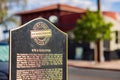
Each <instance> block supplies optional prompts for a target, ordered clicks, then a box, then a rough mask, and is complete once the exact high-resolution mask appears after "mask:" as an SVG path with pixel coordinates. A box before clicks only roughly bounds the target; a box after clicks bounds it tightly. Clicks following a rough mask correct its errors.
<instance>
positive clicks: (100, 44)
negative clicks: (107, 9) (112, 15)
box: [97, 0, 104, 62]
mask: <svg viewBox="0 0 120 80" xmlns="http://www.w3.org/2000/svg"><path fill="white" fill-rule="evenodd" d="M97 5H98V6H97V11H98V13H99V14H100V15H102V13H101V0H98V2H97ZM98 44H99V45H98V55H97V56H98V57H97V59H98V62H103V61H104V55H103V54H104V52H103V41H102V40H101V39H100V40H98Z"/></svg>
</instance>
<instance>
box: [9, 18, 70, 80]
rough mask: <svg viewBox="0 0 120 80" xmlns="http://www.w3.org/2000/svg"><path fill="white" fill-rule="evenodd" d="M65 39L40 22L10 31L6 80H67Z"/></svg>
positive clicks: (41, 19) (47, 22) (33, 21)
mask: <svg viewBox="0 0 120 80" xmlns="http://www.w3.org/2000/svg"><path fill="white" fill-rule="evenodd" d="M67 38H68V37H67V34H66V33H64V32H62V31H60V30H59V29H58V28H56V27H55V26H54V25H53V24H51V23H50V22H49V21H47V20H45V19H43V18H37V19H34V20H32V21H30V22H28V23H26V24H25V25H23V26H21V27H19V28H16V29H13V30H10V71H9V72H10V77H9V80H67V48H68V47H67Z"/></svg>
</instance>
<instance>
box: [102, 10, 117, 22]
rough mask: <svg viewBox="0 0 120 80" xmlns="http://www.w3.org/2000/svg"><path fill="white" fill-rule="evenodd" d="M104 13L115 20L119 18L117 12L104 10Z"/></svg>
mask: <svg viewBox="0 0 120 80" xmlns="http://www.w3.org/2000/svg"><path fill="white" fill-rule="evenodd" d="M103 15H106V16H108V17H111V18H113V19H114V20H117V13H116V12H109V11H104V12H103Z"/></svg>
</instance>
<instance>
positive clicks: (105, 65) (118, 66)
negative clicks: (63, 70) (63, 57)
mask: <svg viewBox="0 0 120 80" xmlns="http://www.w3.org/2000/svg"><path fill="white" fill-rule="evenodd" d="M68 66H72V67H78V68H89V69H102V70H114V71H120V60H112V61H104V62H101V63H95V62H94V61H82V60H68Z"/></svg>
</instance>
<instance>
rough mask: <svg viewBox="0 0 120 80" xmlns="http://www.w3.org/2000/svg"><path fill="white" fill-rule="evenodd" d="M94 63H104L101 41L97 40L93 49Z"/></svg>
mask: <svg viewBox="0 0 120 80" xmlns="http://www.w3.org/2000/svg"><path fill="white" fill-rule="evenodd" d="M94 61H95V62H96V63H99V62H103V61H104V55H103V41H102V40H101V39H98V40H97V41H96V42H95V48H94Z"/></svg>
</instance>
